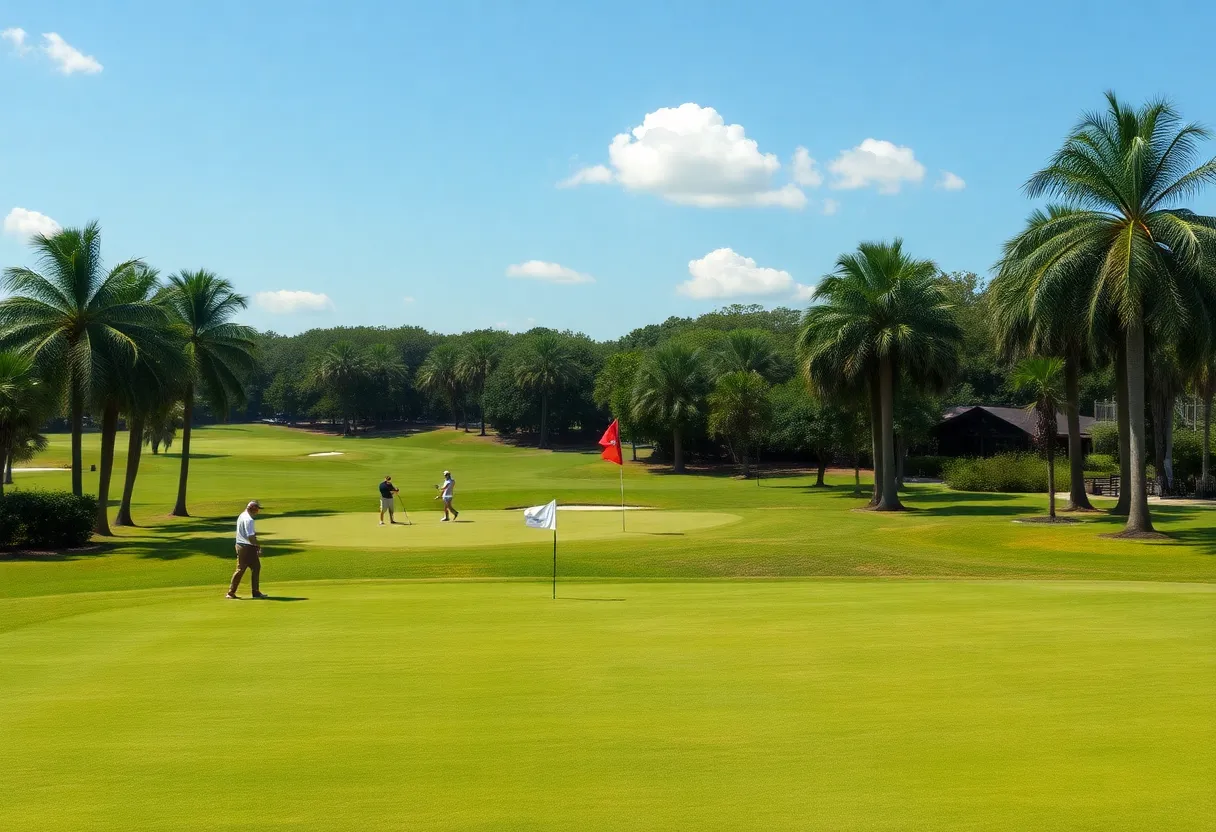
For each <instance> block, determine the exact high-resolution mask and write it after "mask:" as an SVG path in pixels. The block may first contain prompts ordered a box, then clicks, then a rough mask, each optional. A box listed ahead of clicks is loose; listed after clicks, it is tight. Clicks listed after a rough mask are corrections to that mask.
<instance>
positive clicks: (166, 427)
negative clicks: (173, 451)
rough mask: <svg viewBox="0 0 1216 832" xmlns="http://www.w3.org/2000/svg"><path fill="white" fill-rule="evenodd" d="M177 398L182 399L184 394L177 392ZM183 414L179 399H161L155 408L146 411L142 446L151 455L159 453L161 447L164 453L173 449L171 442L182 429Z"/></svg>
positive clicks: (168, 397)
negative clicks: (146, 447)
mask: <svg viewBox="0 0 1216 832" xmlns="http://www.w3.org/2000/svg"><path fill="white" fill-rule="evenodd" d="M178 396H179V397H184V396H185V392H184V391H179V392H178ZM184 413H185V405H184V404H183V402H182V401H181V398H174V397H172V396H167V397H165V398H163V399H161V400H160V401H159V402H158V403H157V404H156V406H155V407H153V408H152V409H151V410H149V411H148V414H147V416H146V417H145V420H144V436H143V440H144V444H145V445H147V446H148V447H150V448H151V449H152V455H153V456H155V455H157V454H159V453H160V449H161V447H162V446H163V447H164V449H165V453H168V452H169V449H170V448H172V447H173V441H174V440H175V439H177V432H178V431H179V430H181V429H182V427H183V425H182V421H183V420H182V416H183V415H184Z"/></svg>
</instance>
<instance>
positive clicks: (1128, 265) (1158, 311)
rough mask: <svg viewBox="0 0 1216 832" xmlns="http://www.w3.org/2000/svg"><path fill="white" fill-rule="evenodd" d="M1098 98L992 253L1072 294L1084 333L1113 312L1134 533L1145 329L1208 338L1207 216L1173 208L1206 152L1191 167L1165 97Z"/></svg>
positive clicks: (1197, 134)
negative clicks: (1025, 214)
mask: <svg viewBox="0 0 1216 832" xmlns="http://www.w3.org/2000/svg"><path fill="white" fill-rule="evenodd" d="M1106 103H1107V107H1106V109H1105V110H1104V111H1101V112H1094V113H1089V114H1086V115H1085V116H1084V117H1083V118H1082V119H1081V121H1080V123H1079V124H1078V125H1077V126H1076V127H1075V128H1074V129H1073V131H1072V132H1071V133H1070V134H1069V136H1068V138H1067V139H1066V140H1065V142H1064V146H1063V147H1062V148H1061V149H1060V150H1059V151H1058V152H1057V153H1056V154H1055V156H1053V157H1052V159H1051V161H1050V162H1049V163H1048V165H1047V167H1045V168H1043V169H1042V170H1040V171H1039V172H1038V173H1036V174H1035V175H1034V176H1032V177H1031V178H1030V180H1029V181H1028V182H1027V184H1026V192H1027V195H1028V196H1030V197H1031V198H1039V197H1049V198H1055V199H1059V200H1060V201H1061V203H1062V204H1060V205H1056V206H1052V207H1051V208H1049V209H1048V210H1047V211H1046V212H1043V211H1039V212H1035V214H1033V215H1032V216H1031V219H1030V222H1029V223H1028V225H1027V230H1026V231H1024V232H1023V233H1022V234H1021V235H1020V236H1019V237H1018V238H1017V239H1016V240H1015V241H1012V242H1011V243H1010V245H1008V246H1006V250H1005V257H1004V259H1003V262H1004V263H1011V264H1016V268H1018V269H1019V270H1021V271H1023V272H1026V273H1029V274H1034V275H1036V276H1037V277H1036V279H1037V281H1038V283H1040V284H1041V285H1040V286H1039V287H1038V288H1037V289H1036V292H1038V293H1040V294H1041V295H1042V296H1043V297H1044V298H1065V297H1072V298H1081V299H1083V301H1084V303H1085V308H1087V309H1089V310H1090V316H1091V329H1093V330H1095V331H1097V330H1098V329H1099V328H1100V322H1099V320H1098V318H1099V317H1100V316H1102V315H1103V314H1104V313H1105V312H1106V310H1107V309H1111V310H1113V311H1114V313H1115V314H1116V315H1117V316H1118V320H1119V324H1120V328H1121V330H1122V337H1123V339H1124V341H1125V345H1126V346H1125V357H1126V371H1127V401H1128V407H1129V418H1128V421H1129V459H1130V462H1131V465H1130V476H1131V481H1130V483H1128V485H1129V486H1130V487H1129V492H1130V495H1129V496H1130V506H1129V510H1128V517H1127V524H1126V526H1125V527H1124V531H1123V534H1125V535H1127V536H1143V535H1149V534H1152V533H1153V524H1152V518H1151V516H1150V514H1149V508H1148V488H1147V481H1146V477H1145V459H1146V452H1147V442H1146V437H1145V432H1144V430H1145V420H1144V401H1145V398H1144V395H1145V362H1146V351H1145V328H1146V325H1151V326H1152V327H1153V331H1154V334H1156V335H1157V336H1158V337H1163V338H1165V339H1167V340H1176V339H1177V338H1178V336H1179V335H1180V334H1181V333H1183V332H1186V333H1188V337H1192V338H1196V339H1206V338H1208V337H1209V333H1208V332H1207V330H1208V329H1209V322H1210V321H1211V320H1212V318H1213V316H1214V315H1216V308H1214V306H1213V299H1212V297H1211V291H1210V286H1209V285H1208V281H1207V280H1205V279H1204V277H1203V267H1204V261H1205V254H1206V253H1207V252H1210V251H1211V250H1212V249H1213V247H1214V246H1216V219H1213V218H1211V217H1201V216H1198V215H1196V214H1195V213H1194V212H1192V211H1189V210H1186V209H1183V208H1180V207H1178V206H1179V205H1180V204H1181V203H1182V202H1183V201H1184V200H1186V199H1188V198H1189V197H1191V196H1193V195H1194V194H1195V193H1197V192H1198V191H1199V190H1201V189H1202V188H1203V187H1204V186H1206V185H1209V184H1212V183H1213V182H1216V159H1212V160H1209V161H1207V162H1204V163H1203V164H1200V165H1198V166H1195V165H1194V162H1195V159H1196V155H1197V146H1198V142H1199V141H1200V140H1202V139H1204V138H1206V137H1207V136H1208V133H1207V131H1206V130H1205V129H1204V128H1202V127H1200V126H1198V125H1195V124H1183V123H1182V122H1181V119H1180V118H1179V116H1178V114H1177V112H1176V111H1175V110H1174V109H1173V107H1171V106H1170V105H1169V104H1168V103H1166V102H1164V101H1150V102H1149V103H1147V104H1145V105H1144V106H1143V107H1140V108H1139V109H1133V108H1131V107H1128V106H1126V105H1124V104H1122V103H1121V102H1120V101H1119V100H1118V99H1117V98H1116V97H1115V95H1114V93H1107V95H1106ZM1206 256H1207V257H1208V258H1210V257H1211V255H1210V254H1206ZM1094 264H1097V266H1096V269H1095V268H1093V266H1094ZM1045 302H1046V301H1045Z"/></svg>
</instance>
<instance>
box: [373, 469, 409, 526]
mask: <svg viewBox="0 0 1216 832" xmlns="http://www.w3.org/2000/svg"><path fill="white" fill-rule="evenodd" d="M400 490H401V489H399V488H398V487H397V486H395V485H393V478H392V477H390V476H388V475H387V474H385V476H384V482H382V483H380V525H381V526H383V525H384V512H386V511H387V512H388V522H389V525H390V526H391V525H393V524H395V523H396V522H397V521H396V520H394V519H393V495H394V494H396V493H397V492H398V491H400ZM405 519H407V520H408V519H409V518H408V517H407V518H405Z"/></svg>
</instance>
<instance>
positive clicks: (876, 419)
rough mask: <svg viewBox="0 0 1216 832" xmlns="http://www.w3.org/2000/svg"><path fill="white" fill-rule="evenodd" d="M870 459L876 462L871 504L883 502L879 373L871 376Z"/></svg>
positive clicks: (875, 504)
mask: <svg viewBox="0 0 1216 832" xmlns="http://www.w3.org/2000/svg"><path fill="white" fill-rule="evenodd" d="M870 446H871V449H870V459H871V460H872V461H873V464H874V494H873V496H871V497H870V506H871V507H873V506H877V505H878V504H879V503H880V502H882V482H883V477H882V393H881V390H880V385H879V381H878V373H877V372H875V373H872V374H871V376H870Z"/></svg>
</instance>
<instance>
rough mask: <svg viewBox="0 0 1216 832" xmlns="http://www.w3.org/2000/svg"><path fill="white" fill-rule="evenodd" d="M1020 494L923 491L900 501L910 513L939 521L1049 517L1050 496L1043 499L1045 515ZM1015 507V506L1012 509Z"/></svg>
mask: <svg viewBox="0 0 1216 832" xmlns="http://www.w3.org/2000/svg"><path fill="white" fill-rule="evenodd" d="M1022 497H1023V495H1021V494H1000V493H995V492H988V491H922V490H920V489H916V490H909V491H907V492H905V493H903V494H901V495H900V499H901V500H902V501H903V502H904V503H905V505H907V507H908V509H909V510H910V511H914V512H916V513H917V514H922V515H930V516H936V517H1010V516H1014V515H1027V516H1034V515H1035V514H1039V513H1046V507H1047V495H1043V511H1042V512H1040V511H1039V510H1038V509H1037V508H1036V507H1034V506H1027V505H1026V504H1025V503H1024V502H1022ZM1010 503H1012V505H1010Z"/></svg>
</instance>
